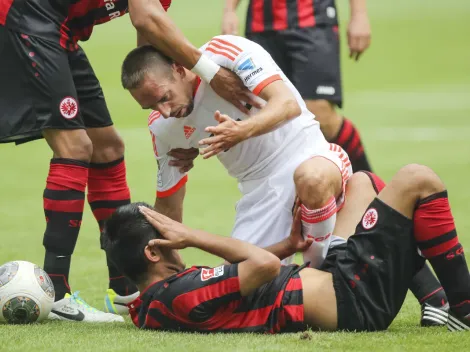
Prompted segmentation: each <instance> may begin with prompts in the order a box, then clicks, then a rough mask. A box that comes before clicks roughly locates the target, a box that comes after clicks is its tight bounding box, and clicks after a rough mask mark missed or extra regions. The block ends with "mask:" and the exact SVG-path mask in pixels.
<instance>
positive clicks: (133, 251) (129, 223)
mask: <svg viewBox="0 0 470 352" xmlns="http://www.w3.org/2000/svg"><path fill="white" fill-rule="evenodd" d="M139 206H145V207H147V208H150V209H153V208H152V206H150V205H148V204H147V203H144V202H136V203H131V204H127V205H123V206H121V207H119V208H117V209H116V211H115V212H114V213H113V215H111V217H110V218H109V219H108V220H107V221H106V223H105V226H104V231H103V244H104V249H105V251H106V254H107V255H108V258H109V259H110V260H111V261H112V262H113V263H114V265H116V267H117V268H118V269H119V270H120V271H121V272H122V273H123V274H124V275H125V276H127V277H128V278H129V279H130V280H132V281H133V282H134V283H136V284H139V283H140V282H142V281H144V280H146V278H147V268H148V261H147V260H146V258H145V254H144V249H145V247H146V246H147V244H148V242H149V241H150V240H153V239H155V238H162V237H161V235H160V233H159V232H158V231H157V230H156V229H155V228H154V227H153V226H152V225H151V224H150V223H149V222H148V221H147V219H145V217H144V215H143V214H142V213H141V212H140V211H139Z"/></svg>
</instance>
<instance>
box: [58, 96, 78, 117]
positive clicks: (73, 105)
mask: <svg viewBox="0 0 470 352" xmlns="http://www.w3.org/2000/svg"><path fill="white" fill-rule="evenodd" d="M59 110H60V114H61V115H62V116H63V117H64V118H66V119H67V120H71V119H73V118H74V117H75V116H77V114H78V103H77V101H76V100H75V99H74V98H72V97H65V98H64V99H62V101H61V102H60V104H59Z"/></svg>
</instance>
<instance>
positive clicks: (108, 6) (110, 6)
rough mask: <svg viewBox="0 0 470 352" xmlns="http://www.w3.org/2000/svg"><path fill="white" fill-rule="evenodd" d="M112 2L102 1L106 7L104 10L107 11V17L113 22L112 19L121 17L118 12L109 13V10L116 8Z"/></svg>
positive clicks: (109, 0)
mask: <svg viewBox="0 0 470 352" xmlns="http://www.w3.org/2000/svg"><path fill="white" fill-rule="evenodd" d="M114 1H115V0H104V5H105V6H106V10H108V16H109V19H110V20H113V19H115V18H118V17H119V16H121V12H119V11H112V12H111V10H114V8H115V7H116V6H115V5H114ZM126 12H127V9H126Z"/></svg>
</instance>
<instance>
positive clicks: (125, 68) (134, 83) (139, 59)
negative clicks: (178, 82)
mask: <svg viewBox="0 0 470 352" xmlns="http://www.w3.org/2000/svg"><path fill="white" fill-rule="evenodd" d="M173 63H174V61H173V60H172V59H171V58H169V57H168V56H166V55H165V54H163V53H161V52H160V51H158V50H157V49H155V48H154V47H153V46H151V45H144V46H141V47H138V48H135V49H134V50H132V51H131V52H130V53H129V54H127V56H126V58H125V59H124V62H123V64H122V68H121V83H122V86H123V87H124V89H135V88H138V87H139V86H140V84H142V81H143V79H144V77H145V75H146V74H147V73H149V72H150V71H151V70H154V69H156V68H158V69H160V70H164V71H163V72H165V73H167V74H168V78H172V75H171V72H172V71H171V65H172V64H173Z"/></svg>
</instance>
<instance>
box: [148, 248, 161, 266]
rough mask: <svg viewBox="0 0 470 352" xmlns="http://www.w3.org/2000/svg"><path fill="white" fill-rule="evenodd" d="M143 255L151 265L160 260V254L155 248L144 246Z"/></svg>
mask: <svg viewBox="0 0 470 352" xmlns="http://www.w3.org/2000/svg"><path fill="white" fill-rule="evenodd" d="M144 255H145V258H147V260H148V261H149V262H151V263H158V262H159V261H160V259H161V253H160V251H159V250H158V249H157V247H156V246H148V245H147V246H145V249H144Z"/></svg>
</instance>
